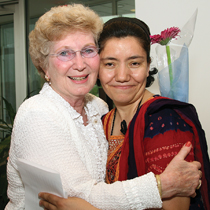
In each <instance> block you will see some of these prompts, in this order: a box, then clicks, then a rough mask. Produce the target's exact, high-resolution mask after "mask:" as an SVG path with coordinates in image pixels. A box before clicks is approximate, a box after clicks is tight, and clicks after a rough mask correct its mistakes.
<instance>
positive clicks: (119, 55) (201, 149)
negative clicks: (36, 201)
mask: <svg viewBox="0 0 210 210" xmlns="http://www.w3.org/2000/svg"><path fill="white" fill-rule="evenodd" d="M99 46H100V58H101V63H100V70H99V78H100V81H101V84H102V87H103V89H104V90H105V92H106V93H107V95H108V96H109V97H110V98H111V99H112V100H113V101H114V104H115V106H116V108H114V109H113V110H111V111H110V112H109V113H107V114H106V115H105V116H104V117H103V124H104V131H105V133H106V137H107V139H108V142H109V150H108V161H107V170H106V171H107V172H106V182H107V183H110V184H111V183H116V181H123V180H127V179H132V178H135V177H138V176H141V175H143V174H146V173H149V172H153V173H154V174H161V173H162V172H163V171H164V170H165V169H166V166H167V165H168V163H169V162H170V161H171V160H172V158H173V157H174V156H175V154H177V153H178V151H179V150H180V148H181V147H182V146H183V144H184V143H185V142H186V141H190V142H191V143H192V144H193V149H192V150H191V152H190V154H189V155H188V156H187V160H188V161H194V160H199V161H200V162H202V173H203V177H202V183H203V185H202V187H201V188H200V185H198V187H197V188H198V191H197V196H196V197H195V198H194V199H192V202H191V205H190V198H189V197H187V196H186V197H178V196H173V197H171V198H168V199H163V209H168V210H172V209H177V210H182V209H183V210H184V209H189V206H190V209H204V208H205V209H206V210H207V209H209V187H210V185H209V179H210V177H209V167H210V164H209V158H208V154H207V150H206V140H205V137H204V132H203V130H202V128H201V126H200V123H199V121H198V118H197V114H196V112H195V109H194V107H193V106H192V105H190V104H186V103H181V102H179V101H175V100H171V99H168V98H164V97H161V96H157V95H154V94H152V93H151V92H149V91H148V90H146V89H145V88H146V87H148V86H150V85H151V83H152V82H153V81H154V79H153V77H152V75H153V74H154V73H156V72H157V71H156V69H153V70H151V71H150V62H151V58H150V31H149V28H148V26H147V25H146V24H145V23H144V22H142V21H140V20H138V19H135V18H115V19H112V20H110V21H108V22H107V23H106V24H105V26H104V29H103V32H102V34H101V36H100V39H99ZM127 125H128V129H127ZM169 176H170V175H169ZM199 188H200V189H199ZM144 190H145V193H147V189H144ZM41 195H42V196H43V198H44V199H46V200H47V201H48V202H44V201H41V204H43V205H44V206H45V207H46V208H47V209H59V210H67V209H68V210H69V209H73V208H71V205H72V204H73V203H74V200H73V199H72V200H71V199H68V200H67V199H60V198H58V197H56V196H52V195H49V194H41ZM151 199H152V197H151ZM83 204H84V203H83ZM55 207H56V208H55ZM77 208H79V204H78V205H77ZM83 208H84V207H83ZM84 209H88V207H85V208H84ZM90 209H94V208H90ZM139 209H143V208H139Z"/></svg>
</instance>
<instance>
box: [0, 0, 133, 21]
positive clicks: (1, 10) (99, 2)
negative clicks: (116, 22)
mask: <svg viewBox="0 0 210 210" xmlns="http://www.w3.org/2000/svg"><path fill="white" fill-rule="evenodd" d="M17 2H18V0H0V24H2V23H8V22H12V21H13V16H12V15H9V16H8V14H11V13H12V12H9V11H11V10H10V9H8V8H10V7H12V5H9V6H8V5H6V6H3V4H11V3H17ZM26 2H27V3H28V8H29V16H30V17H39V16H40V15H42V14H43V13H45V12H46V11H48V10H49V9H50V8H51V7H53V6H57V5H65V4H71V3H82V4H85V5H86V6H90V7H91V8H92V9H93V10H94V11H96V12H97V13H98V14H99V15H100V16H110V15H113V12H114V11H112V8H113V7H114V8H115V7H116V8H117V14H118V15H121V14H130V13H134V12H131V10H132V9H135V0H74V1H72V0H26ZM115 11H116V10H115Z"/></svg>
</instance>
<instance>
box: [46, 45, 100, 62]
mask: <svg viewBox="0 0 210 210" xmlns="http://www.w3.org/2000/svg"><path fill="white" fill-rule="evenodd" d="M98 51H99V48H96V47H94V46H90V47H85V48H83V49H82V50H77V51H74V50H71V49H66V50H62V51H61V52H59V53H56V54H49V56H56V57H57V58H58V59H59V60H61V61H70V60H72V59H73V58H74V57H75V56H76V52H80V54H81V56H82V57H83V58H93V57H95V56H96V55H97V54H98Z"/></svg>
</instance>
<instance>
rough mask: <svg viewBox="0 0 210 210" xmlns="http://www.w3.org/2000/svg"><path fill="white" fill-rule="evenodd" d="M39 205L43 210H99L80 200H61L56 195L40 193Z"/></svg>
mask: <svg viewBox="0 0 210 210" xmlns="http://www.w3.org/2000/svg"><path fill="white" fill-rule="evenodd" d="M39 197H40V198H41V200H40V202H39V205H40V206H42V207H43V208H44V209H45V210H71V209H73V210H84V209H86V210H99V209H97V208H95V207H94V206H92V205H91V204H90V203H88V202H87V201H85V200H83V199H81V198H76V197H72V198H70V197H69V198H68V199H65V198H61V197H58V196H56V195H53V194H50V193H45V192H41V193H39Z"/></svg>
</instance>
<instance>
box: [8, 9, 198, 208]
mask: <svg viewBox="0 0 210 210" xmlns="http://www.w3.org/2000/svg"><path fill="white" fill-rule="evenodd" d="M101 30H102V22H101V20H100V18H99V17H98V15H96V14H95V13H94V12H93V11H92V10H90V9H89V8H86V7H83V6H82V5H68V6H59V7H55V8H52V9H51V10H50V11H48V12H47V13H45V14H44V15H43V16H42V17H41V18H40V19H39V20H38V22H37V23H36V26H35V29H34V30H33V31H32V32H31V33H30V36H29V39H30V54H31V58H32V61H33V63H34V65H35V66H36V68H37V69H38V71H39V73H40V74H41V76H42V77H44V78H45V79H46V81H47V83H45V84H44V86H43V88H42V90H41V91H40V93H39V94H38V95H36V96H34V97H31V98H30V99H28V100H26V101H25V102H24V103H23V104H22V105H21V107H20V108H19V110H18V113H17V116H16V119H15V124H14V129H13V134H12V141H11V148H10V158H9V162H8V182H9V186H8V196H9V198H10V202H9V203H8V205H7V206H6V209H7V210H9V209H11V210H15V209H24V203H25V191H24V186H23V183H22V180H21V177H20V174H19V172H18V168H17V159H18V158H23V159H26V160H29V161H32V162H34V163H37V164H40V165H42V166H46V167H48V168H52V169H54V170H56V171H58V172H59V173H60V175H61V179H62V184H63V188H64V190H65V191H66V192H67V194H68V196H77V197H80V198H83V199H85V200H87V201H89V202H90V203H91V204H93V205H94V206H96V207H98V208H101V209H131V208H136V209H137V208H158V207H161V205H162V202H161V199H160V195H159V191H158V188H157V182H156V178H155V176H154V174H153V173H149V174H147V175H145V176H142V177H138V178H136V179H133V180H129V181H124V182H115V183H114V184H112V185H109V184H106V183H104V179H105V167H106V161H107V141H106V139H105V135H104V131H103V126H102V123H101V120H100V119H101V116H102V115H104V114H105V113H107V112H108V109H107V105H106V104H105V103H104V102H103V101H102V100H101V99H99V98H97V97H95V96H93V95H91V94H88V92H89V91H90V90H91V89H92V88H93V86H94V84H95V82H96V79H97V76H98V69H99V62H100V58H99V55H98V46H97V40H98V36H99V34H100V33H101ZM187 149H188V148H184V150H187ZM183 153H185V152H184V151H182V154H180V155H179V156H177V159H175V160H174V161H173V162H172V164H170V165H169V167H168V170H166V172H164V173H162V174H161V181H162V190H163V191H162V192H163V197H167V196H168V197H170V196H172V195H177V194H180V195H190V194H193V193H194V192H195V191H194V189H195V187H196V185H197V183H198V179H199V172H198V168H199V167H200V164H199V163H198V162H196V163H194V164H189V163H187V162H185V161H184V160H183V159H184V157H185V155H186V154H184V155H183ZM180 159H181V160H180ZM175 162H177V163H176V164H175ZM183 166H184V167H185V166H186V169H185V172H186V174H184V175H182V177H181V178H180V177H179V175H181V174H182V173H183V172H182V171H181V170H180V169H179V168H180V167H183ZM188 172H189V176H187V173H188ZM170 174H172V176H171V179H168V180H167V177H168V176H169V175H170ZM189 180H190V182H191V181H192V182H193V183H192V184H191V183H187V182H188V181H189ZM182 181H184V185H183V183H182ZM186 183H187V184H186ZM191 185H192V186H193V188H192V189H191ZM172 186H174V187H172ZM145 189H146V191H147V193H145ZM151 195H152V199H151Z"/></svg>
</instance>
